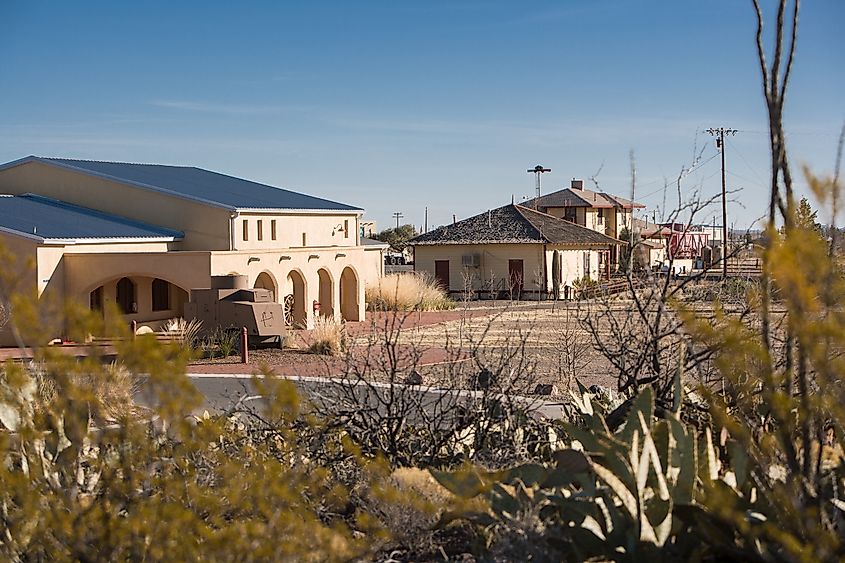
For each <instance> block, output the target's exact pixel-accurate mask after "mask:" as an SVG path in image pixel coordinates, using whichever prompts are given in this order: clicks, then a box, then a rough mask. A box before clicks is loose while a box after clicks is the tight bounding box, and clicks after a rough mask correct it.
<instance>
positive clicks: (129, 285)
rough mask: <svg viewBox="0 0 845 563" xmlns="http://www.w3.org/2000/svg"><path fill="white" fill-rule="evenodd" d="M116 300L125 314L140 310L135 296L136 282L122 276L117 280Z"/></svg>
mask: <svg viewBox="0 0 845 563" xmlns="http://www.w3.org/2000/svg"><path fill="white" fill-rule="evenodd" d="M115 302H116V303H117V306H118V308H119V309H120V311H121V312H122V313H123V314H124V315H131V314H132V313H136V312H138V301H137V299H136V298H135V282H133V281H132V280H130V279H129V278H120V280H118V282H117V295H116V297H115Z"/></svg>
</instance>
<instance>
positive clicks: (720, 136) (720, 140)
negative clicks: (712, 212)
mask: <svg viewBox="0 0 845 563" xmlns="http://www.w3.org/2000/svg"><path fill="white" fill-rule="evenodd" d="M707 132H708V133H710V134H711V135H713V136H715V137H716V148H717V149H719V151H721V153H722V280H726V279H728V201H727V197H726V195H725V193H726V192H725V134H728V135H736V133H737V131H736V129H725V128H724V127H719V128H718V129H715V128H712V127H711V128H710V129H708V130H707Z"/></svg>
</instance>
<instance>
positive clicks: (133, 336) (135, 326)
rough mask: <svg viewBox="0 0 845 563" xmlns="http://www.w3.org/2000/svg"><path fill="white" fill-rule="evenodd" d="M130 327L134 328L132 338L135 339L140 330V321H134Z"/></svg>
mask: <svg viewBox="0 0 845 563" xmlns="http://www.w3.org/2000/svg"><path fill="white" fill-rule="evenodd" d="M129 328H130V330H132V340H135V334H136V333H137V332H138V321H132V324H130V325H129Z"/></svg>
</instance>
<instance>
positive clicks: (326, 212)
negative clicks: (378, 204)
mask: <svg viewBox="0 0 845 563" xmlns="http://www.w3.org/2000/svg"><path fill="white" fill-rule="evenodd" d="M232 211H234V212H235V213H275V214H278V215H291V214H295V213H317V214H323V215H349V214H353V215H363V214H364V210H363V209H309V208H301V209H300V208H293V207H290V208H289V207H237V208H232Z"/></svg>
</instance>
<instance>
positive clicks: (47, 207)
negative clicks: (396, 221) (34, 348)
mask: <svg viewBox="0 0 845 563" xmlns="http://www.w3.org/2000/svg"><path fill="white" fill-rule="evenodd" d="M362 214H363V210H362V209H360V208H358V207H355V206H353V205H348V204H345V203H338V202H334V201H330V200H327V199H323V198H320V197H316V196H313V195H307V194H303V193H299V192H295V191H291V190H287V189H282V188H277V187H273V186H269V185H266V184H262V183H258V182H252V181H249V180H245V179H242V178H236V177H233V176H228V175H226V174H221V173H218V172H212V171H209V170H204V169H201V168H195V167H188V166H165V165H158V164H131V163H121V162H100V161H89V160H71V159H64V158H44V157H36V156H29V157H26V158H22V159H19V160H16V161H13V162H9V163H6V164H2V165H0V245H2V246H4V247H6V249H7V250H9V251H11V252H12V255H13V256H15V257H16V258H17V260H16V261H15V262H16V264H17V266H16V268H17V270H16V273H17V275H19V277H20V281H21V284H22V287H26V286H33V287H34V288H35V289H36V290H37V292H38V294H39V295H44V294H49V295H50V296H51V297H53V298H57V299H73V300H78V301H82V302H84V303H87V304H88V305H89V306H91V307H92V308H95V309H100V310H109V309H111V307H110V306H109V304H113V305H114V306H116V308H117V310H119V311H120V312H121V313H122V314H124V315H125V317H126V320H127V321H136V322H137V323H139V324H140V325H142V326H144V325H146V326H150V327H152V328H154V329H155V328H157V327H158V325H159V324H161V323H162V322H164V321H166V320H167V319H169V318H172V317H178V316H181V314H182V308H183V306H184V303H185V302H186V300H187V299H188V295H189V294H188V292H189V291H190V289H192V288H201V287H209V284H210V279H211V276H215V275H226V274H240V275H246V276H247V277H248V280H249V283H250V284H251V285H252V286H254V287H262V288H267V289H270V290H271V291H272V293H273V295H274V299H276V300H277V301H279V302H281V303H285V304H286V306H287V311H286V316H287V319H288V321H289V322H290V323H291V324H292V325H294V326H303V327H305V326H311V325H313V322H314V319H315V317H316V316H317V315H324V316H330V317H333V318H336V319H346V320H361V319H363V316H364V287H365V285H366V284H367V283H368V282H373V281H375V280H377V278H378V277H379V276H380V275H381V273H382V264H383V258H382V254H383V252H384V250H385V247H384V246H383V245H366V244H363V241H362V237H361V233H360V224H361V217H362ZM7 266H8V265H7ZM51 336H56V337H60V336H61V335H51ZM10 343H11V342H10V340H9V335H8V334H5V335H4V334H3V333H2V332H0V345H4V344H10Z"/></svg>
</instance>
